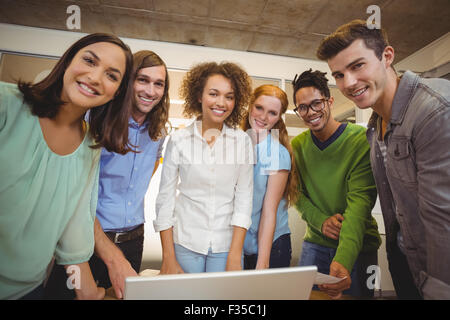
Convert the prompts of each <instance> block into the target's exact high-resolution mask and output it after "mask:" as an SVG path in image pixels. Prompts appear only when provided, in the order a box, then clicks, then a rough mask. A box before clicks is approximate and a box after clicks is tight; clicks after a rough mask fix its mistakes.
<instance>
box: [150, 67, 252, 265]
mask: <svg viewBox="0 0 450 320" xmlns="http://www.w3.org/2000/svg"><path fill="white" fill-rule="evenodd" d="M180 91H181V95H182V97H183V98H184V99H185V105H184V113H185V115H187V116H191V117H192V116H195V117H197V119H196V121H194V122H193V123H192V124H191V125H190V126H188V127H187V128H185V129H181V130H178V131H177V132H175V133H174V134H172V136H171V137H170V140H169V142H168V144H167V151H166V155H165V158H164V164H163V171H162V176H161V184H160V190H159V195H158V198H157V201H156V220H155V221H154V227H155V230H156V231H157V232H158V231H159V232H160V235H161V244H162V250H163V261H162V267H161V273H183V272H186V273H196V272H214V271H225V270H241V269H242V261H243V254H242V252H243V250H242V248H243V244H244V239H245V234H246V231H247V229H248V228H249V226H250V224H251V218H250V217H251V208H252V193H253V153H252V152H253V151H252V143H251V140H250V138H249V137H248V135H247V134H245V132H243V131H242V130H240V129H238V128H237V127H238V125H239V123H240V121H241V119H242V117H243V112H244V108H245V106H246V104H247V102H248V100H249V97H250V94H251V84H250V79H249V76H248V75H247V73H246V72H245V71H244V70H242V69H241V68H240V67H239V66H238V65H236V64H234V63H221V64H217V63H215V62H208V63H202V64H199V65H197V66H194V67H193V68H192V69H191V70H190V71H189V72H188V73H187V75H186V77H185V79H184V80H183V84H182V87H181V90H180Z"/></svg>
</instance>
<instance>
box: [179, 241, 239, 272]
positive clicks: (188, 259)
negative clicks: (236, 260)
mask: <svg viewBox="0 0 450 320" xmlns="http://www.w3.org/2000/svg"><path fill="white" fill-rule="evenodd" d="M175 257H176V258H177V261H178V264H179V265H180V267H181V268H182V269H183V271H184V272H186V273H200V272H221V271H225V269H226V266H227V259H228V251H227V252H218V253H213V252H212V251H211V248H210V249H209V251H208V254H201V253H198V252H194V251H192V250H189V249H187V248H185V247H183V246H180V245H179V244H176V243H175ZM242 260H243V259H242ZM242 263H243V261H242V262H241V265H242Z"/></svg>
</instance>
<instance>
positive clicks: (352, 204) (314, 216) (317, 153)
mask: <svg viewBox="0 0 450 320" xmlns="http://www.w3.org/2000/svg"><path fill="white" fill-rule="evenodd" d="M292 148H293V152H294V157H295V164H296V165H297V169H298V172H299V174H300V181H301V183H300V189H301V190H300V192H301V195H300V197H299V200H298V201H297V204H296V208H297V210H298V211H299V212H300V215H301V217H302V219H303V220H305V221H306V223H307V229H306V234H305V237H304V240H306V241H308V242H312V243H316V244H319V245H322V246H325V247H329V248H335V249H337V250H336V255H335V257H334V259H333V261H337V262H339V263H340V264H342V265H343V266H344V267H345V268H347V270H348V271H349V272H351V270H352V269H353V264H354V263H355V261H356V259H357V257H358V254H359V253H360V252H370V251H376V250H378V248H379V246H380V244H381V239H380V235H379V233H378V226H377V223H376V221H375V219H374V218H373V217H372V215H371V211H372V208H373V206H374V204H375V201H376V198H377V191H376V187H375V182H374V179H373V175H372V170H371V167H370V157H369V144H368V142H367V139H366V135H365V129H364V128H363V127H361V126H358V125H354V124H352V123H349V124H348V125H347V127H346V128H345V130H344V132H343V133H342V134H341V135H340V136H339V137H338V138H337V139H336V140H335V141H334V142H333V143H332V144H331V145H329V146H328V147H326V148H325V149H324V150H322V151H321V150H320V149H319V148H318V147H317V146H316V145H315V144H314V142H313V140H312V137H311V131H310V130H308V131H305V132H303V133H302V134H300V135H298V136H297V137H295V138H294V139H293V140H292ZM336 213H340V214H342V215H343V216H344V221H343V222H342V228H341V232H340V235H339V240H333V239H330V238H328V237H326V236H324V235H323V234H322V232H321V229H322V224H323V222H324V221H325V220H326V219H327V218H329V217H331V216H332V215H334V214H336Z"/></svg>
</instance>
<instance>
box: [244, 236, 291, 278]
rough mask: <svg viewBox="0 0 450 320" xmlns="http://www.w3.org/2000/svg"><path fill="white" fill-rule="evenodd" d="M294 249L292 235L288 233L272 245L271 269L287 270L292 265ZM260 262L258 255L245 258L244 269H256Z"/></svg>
mask: <svg viewBox="0 0 450 320" xmlns="http://www.w3.org/2000/svg"><path fill="white" fill-rule="evenodd" d="M291 256H292V247H291V234H290V233H286V234H283V235H281V236H279V237H278V238H277V239H276V240H275V241H274V242H273V243H272V250H271V251H270V260H269V268H287V267H289V265H290V264H291ZM257 261H258V255H257V254H251V255H245V256H244V269H246V270H247V269H255V268H256V262H257Z"/></svg>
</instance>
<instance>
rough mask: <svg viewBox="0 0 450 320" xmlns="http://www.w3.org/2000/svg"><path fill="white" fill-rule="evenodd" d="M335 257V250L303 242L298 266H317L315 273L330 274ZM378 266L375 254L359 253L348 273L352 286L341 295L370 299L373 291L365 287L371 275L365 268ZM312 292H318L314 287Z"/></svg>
mask: <svg viewBox="0 0 450 320" xmlns="http://www.w3.org/2000/svg"><path fill="white" fill-rule="evenodd" d="M335 255H336V249H333V248H327V247H324V246H321V245H318V244H315V243H311V242H307V241H303V245H302V254H301V257H300V261H299V264H298V265H299V266H311V265H315V266H317V271H318V272H320V273H324V274H329V273H330V264H331V262H332V261H333V258H334V256H335ZM377 264H378V255H377V252H376V251H374V252H368V253H360V254H359V256H358V258H357V259H356V261H355V264H354V265H353V270H352V271H351V272H350V278H351V280H352V284H351V286H350V288H349V289H348V290H345V291H343V292H342V293H343V294H348V295H351V296H354V297H362V298H372V297H373V295H374V290H373V289H369V288H368V286H367V279H368V277H369V276H371V273H367V268H368V267H369V266H371V265H377ZM313 290H319V288H318V287H317V286H316V285H314V287H313Z"/></svg>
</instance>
